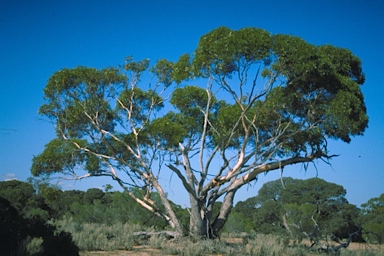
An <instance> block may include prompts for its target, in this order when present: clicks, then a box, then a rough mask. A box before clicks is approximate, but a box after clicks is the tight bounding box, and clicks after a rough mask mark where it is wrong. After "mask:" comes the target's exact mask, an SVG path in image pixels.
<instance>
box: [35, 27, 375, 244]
mask: <svg viewBox="0 0 384 256" xmlns="http://www.w3.org/2000/svg"><path fill="white" fill-rule="evenodd" d="M149 74H151V75H149ZM149 76H151V77H149ZM363 83H364V74H363V72H362V68H361V62H360V60H359V58H357V57H356V56H354V55H353V54H352V53H351V52H350V51H349V50H347V49H341V48H337V47H334V46H331V45H325V46H314V45H311V44H309V43H307V42H305V41H304V40H302V39H300V38H298V37H294V36H289V35H280V34H278V35H271V34H270V33H268V32H267V31H264V30H261V29H257V28H244V29H240V30H231V29H229V28H226V27H219V28H217V29H215V30H213V31H211V32H209V33H207V34H205V35H203V36H202V37H201V38H200V41H199V43H198V46H197V48H196V50H195V52H194V54H193V55H189V54H183V55H182V56H181V57H180V58H179V59H178V60H177V61H175V62H172V61H169V60H165V59H161V60H159V61H157V62H156V63H155V64H154V65H153V66H152V67H150V65H149V60H142V61H133V60H132V58H128V59H127V61H126V63H125V64H124V65H123V67H122V68H106V69H102V70H97V69H94V68H86V67H78V68H74V69H62V70H60V71H57V72H55V73H54V74H53V75H52V76H51V77H50V79H49V81H48V84H47V86H46V88H45V89H44V93H45V99H46V104H44V105H43V106H41V108H40V113H41V114H43V115H45V116H46V117H48V118H49V119H50V120H51V121H52V122H53V123H54V124H55V127H56V132H57V138H56V139H54V140H52V141H51V142H49V143H48V144H47V145H46V148H45V150H44V151H43V152H42V153H41V154H40V155H38V156H36V157H34V159H33V165H32V173H33V174H34V175H37V176H38V175H50V174H54V173H64V174H67V175H72V176H73V177H74V178H76V179H82V178H88V177H93V176H107V177H110V178H112V179H113V180H115V181H116V182H117V183H118V184H119V185H120V186H121V187H122V188H124V189H125V190H126V192H127V193H128V194H129V195H130V196H131V197H132V198H134V199H135V201H136V202H138V203H139V204H141V205H142V206H143V207H145V208H146V209H148V210H149V211H151V212H153V213H154V214H156V215H158V216H160V217H162V218H164V219H165V220H166V221H167V222H168V223H169V225H170V226H171V227H173V228H175V230H176V232H178V233H179V234H181V232H182V228H181V225H180V223H179V220H178V219H177V217H176V215H175V212H174V210H173V208H172V204H171V203H170V201H169V199H168V198H167V193H166V191H165V190H164V188H163V185H162V183H161V182H160V179H161V177H164V175H167V174H169V173H173V174H175V176H176V177H177V178H178V179H179V180H180V182H181V184H182V185H183V187H184V188H185V190H186V192H187V193H188V195H189V202H190V226H189V234H190V235H192V236H196V237H216V236H217V235H218V233H219V232H220V230H221V229H222V228H223V226H224V224H225V222H226V220H227V218H228V216H229V214H230V212H231V209H232V207H233V199H234V196H235V194H236V192H237V191H238V189H239V188H241V187H242V186H244V185H246V184H248V183H249V182H251V181H253V180H255V179H257V176H258V175H259V174H261V173H266V172H269V171H272V170H282V169H283V168H284V166H287V165H293V164H300V163H310V162H313V161H314V160H316V159H324V160H326V161H328V160H329V159H330V158H331V157H332V156H331V155H329V154H328V150H327V141H328V140H330V139H335V140H338V139H340V140H342V141H344V142H349V141H350V140H351V137H352V136H355V135H362V134H363V132H364V130H365V128H366V127H367V123H368V118H367V115H366V108H365V104H364V98H363V95H362V93H361V91H360V87H359V86H360V85H362V84H363ZM168 177H169V176H168ZM133 187H140V188H141V189H142V191H145V193H142V194H139V195H138V194H135V193H132V188H133ZM153 191H155V192H156V193H157V195H158V197H159V198H160V200H157V201H156V202H157V203H156V202H155V201H154V200H152V198H153V197H151V195H152V192H153ZM218 199H220V200H222V204H220V209H219V211H218V214H213V209H214V205H215V203H216V202H217V200H218ZM159 203H160V204H161V205H159Z"/></svg>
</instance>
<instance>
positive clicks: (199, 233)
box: [189, 195, 206, 239]
mask: <svg viewBox="0 0 384 256" xmlns="http://www.w3.org/2000/svg"><path fill="white" fill-rule="evenodd" d="M189 197H190V198H189V201H190V204H191V211H190V217H189V235H190V236H192V237H194V238H197V239H199V238H204V237H206V232H205V230H204V222H203V216H202V214H201V203H200V202H199V200H198V199H196V198H195V197H194V196H193V195H190V196H189Z"/></svg>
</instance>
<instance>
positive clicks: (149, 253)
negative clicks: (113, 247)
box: [80, 246, 163, 256]
mask: <svg viewBox="0 0 384 256" xmlns="http://www.w3.org/2000/svg"><path fill="white" fill-rule="evenodd" d="M92 255H100V256H123V255H137V256H153V255H163V254H162V253H161V250H158V249H153V248H150V247H148V246H133V248H132V250H129V251H126V250H117V251H95V252H80V256H92Z"/></svg>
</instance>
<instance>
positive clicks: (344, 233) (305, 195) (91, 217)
mask: <svg viewBox="0 0 384 256" xmlns="http://www.w3.org/2000/svg"><path fill="white" fill-rule="evenodd" d="M131 193H135V194H136V196H137V197H139V198H141V197H144V196H145V193H146V191H145V190H139V189H133V190H132V191H131ZM345 195H346V190H345V189H344V188H343V187H342V186H340V185H337V184H334V183H330V182H327V181H325V180H322V179H320V178H311V179H307V180H300V179H293V178H290V177H285V178H282V179H278V180H275V181H270V182H267V183H265V184H264V185H263V186H262V187H261V189H260V190H259V192H258V194H257V195H256V196H253V197H250V198H248V199H247V200H245V201H239V202H238V203H237V204H236V205H235V207H234V209H233V212H232V215H231V216H230V217H229V219H228V222H227V223H226V224H225V227H224V228H223V231H222V232H228V233H241V232H247V233H263V234H279V235H285V236H289V237H291V238H294V239H298V240H302V239H308V240H311V241H313V243H315V242H316V241H317V240H318V239H329V240H335V241H338V240H342V239H346V238H348V237H349V235H350V234H352V233H354V236H353V237H352V239H353V240H354V241H360V242H369V243H383V242H384V226H383V223H384V220H383V216H384V194H382V195H380V196H379V197H377V198H372V199H370V200H369V201H368V202H366V203H364V204H363V205H362V206H361V208H358V207H357V206H355V205H353V204H350V203H349V202H348V201H347V200H346V198H345ZM0 198H1V202H2V209H1V221H2V225H3V227H5V228H4V229H3V228H2V229H1V237H2V238H3V239H2V240H1V241H2V243H4V241H8V240H10V239H11V238H15V237H19V238H22V237H27V235H28V233H31V234H32V235H36V236H37V235H40V236H42V234H41V233H40V234H39V233H38V232H37V231H36V230H40V232H43V234H46V236H48V235H51V236H53V234H54V226H52V225H50V224H47V223H49V222H51V223H52V221H54V220H59V219H62V218H69V217H70V218H72V219H73V220H74V221H75V222H76V223H100V224H109V225H112V224H115V223H131V224H139V225H141V226H143V227H144V228H145V227H155V228H156V229H157V230H164V229H167V226H168V223H167V222H166V221H165V220H164V219H163V218H161V217H158V216H156V215H153V214H152V213H151V212H150V211H148V210H146V209H144V208H143V207H141V206H140V205H139V204H137V202H135V201H134V200H133V199H132V197H130V196H129V195H128V194H127V193H126V192H120V191H114V190H113V188H112V186H110V185H107V186H105V187H104V190H101V189H99V188H90V189H88V190H86V191H81V190H65V191H63V190H61V189H60V188H58V187H55V186H52V185H49V184H47V183H42V184H38V185H36V184H31V183H27V182H21V181H17V180H11V181H4V182H0ZM151 199H152V200H154V201H157V200H160V199H159V198H158V195H156V194H153V195H152V197H151ZM221 203H222V202H220V203H219V204H218V206H217V209H214V213H213V214H220V204H221ZM172 207H173V208H174V209H176V211H175V212H176V214H177V217H178V218H179V219H180V220H181V223H182V226H183V228H185V229H186V230H185V232H188V230H187V229H188V228H189V225H188V223H189V215H190V208H182V207H181V206H179V205H177V204H174V203H172ZM26 223H29V224H26ZM36 226H38V227H39V228H36ZM28 227H30V229H29V230H28ZM32 227H34V228H33V230H34V231H33V232H35V233H33V232H32V231H31V230H32ZM43 227H44V228H43ZM44 230H45V231H44ZM36 232H37V233H36ZM44 232H45V233H44ZM31 234H29V235H31ZM61 236H62V237H61V239H64V240H62V241H65V242H66V243H69V244H70V241H71V240H70V234H64V233H62V234H61ZM68 237H69V238H68ZM59 240H60V239H59ZM15 241H17V239H15V240H14V241H13V242H15ZM60 241H61V240H60ZM10 244H11V243H10ZM8 245H9V244H8ZM72 246H73V245H72Z"/></svg>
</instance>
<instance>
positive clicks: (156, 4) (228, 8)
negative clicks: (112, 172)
mask: <svg viewBox="0 0 384 256" xmlns="http://www.w3.org/2000/svg"><path fill="white" fill-rule="evenodd" d="M219 26H228V27H230V28H232V29H239V28H243V27H258V28H263V29H265V30H267V31H269V32H271V33H273V34H277V33H284V34H291V35H295V36H299V37H302V38H303V39H305V40H306V41H308V42H309V43H312V44H315V45H321V44H332V45H335V46H339V47H343V48H348V49H350V50H351V51H352V52H353V53H354V54H355V55H357V56H358V57H360V58H361V59H362V62H363V69H364V72H365V74H366V83H365V84H364V85H363V87H362V90H363V93H364V95H365V99H366V104H367V108H368V115H369V118H370V122H369V128H368V129H367V130H366V132H365V135H364V136H362V137H356V138H354V139H353V140H352V142H351V143H350V144H345V143H342V142H334V143H331V145H330V146H329V147H328V149H330V150H331V153H332V154H341V156H340V157H338V158H337V159H334V160H333V161H332V167H330V166H328V165H325V164H322V163H318V177H320V178H323V179H325V180H327V181H330V182H334V183H337V184H340V185H342V186H344V188H346V189H347V199H348V200H349V201H350V202H351V203H353V204H356V205H358V206H359V205H360V204H361V203H364V202H366V201H367V200H368V199H369V198H372V197H377V196H379V195H380V194H381V193H384V185H383V184H384V154H383V153H384V133H383V131H384V87H383V82H382V77H383V59H384V2H383V1H380V0H369V1H366V0H361V1H356V0H322V1H317V0H312V1H308V0H301V1H289V0H281V1H277V0H272V1H271V0H269V1H265V0H263V1H260V0H249V1H245V0H236V1H223V0H221V1H208V0H203V1H201V0H198V1H196V0H195V1H176V0H175V1H167V0H163V1H158V0H156V1H155V0H153V1H143V0H140V1H139V0H137V1H136V0H135V1H123V0H121V1H117V0H115V1H114V0H111V1H105V0H103V1H96V0H92V1H83V0H73V1H72V0H54V1H52V0H49V1H48V0H39V1H34V0H24V1H21V0H2V1H0V180H5V179H10V178H17V179H19V180H22V181H25V180H26V179H27V178H28V177H29V176H30V166H31V160H32V157H33V156H34V155H37V154H39V153H40V152H42V150H43V148H44V145H45V144H46V143H48V142H49V141H50V140H51V139H52V138H54V127H53V126H52V125H51V124H49V123H47V122H46V121H44V120H43V119H42V117H40V116H39V115H38V113H37V111H38V109H39V107H40V106H41V105H42V104H43V89H44V87H45V85H46V82H47V80H48V78H49V77H50V75H52V74H53V72H55V71H57V70H59V69H62V68H71V67H76V66H79V65H84V66H91V67H96V68H102V67H105V66H117V65H118V64H121V63H123V60H124V58H125V57H126V56H128V55H132V56H134V58H135V59H136V60H139V59H142V58H150V59H151V60H153V61H155V60H157V59H160V58H168V59H171V60H176V59H177V58H178V56H180V55H181V54H183V53H185V52H188V53H192V52H193V51H194V49H195V47H196V45H197V43H198V40H199V37H200V36H201V35H203V34H205V33H207V32H209V31H210V30H212V29H215V28H217V27H219ZM284 175H286V176H292V177H295V178H301V179H306V178H310V177H314V176H316V171H315V169H314V168H310V169H309V170H308V171H307V172H305V171H304V170H303V169H302V167H301V166H295V167H291V168H289V169H288V170H286V171H285V172H284ZM278 177H279V175H278V174H274V173H270V174H268V175H267V176H264V175H262V176H261V177H260V178H259V181H258V183H256V185H255V186H254V187H252V188H248V189H243V190H242V191H241V193H239V194H238V195H237V198H236V199H237V200H244V199H246V198H247V197H249V196H254V195H256V194H257V190H258V188H260V186H261V185H262V183H263V182H265V181H267V180H274V179H277V178H278ZM174 179H176V178H174ZM108 182H109V181H108ZM109 183H111V182H109ZM101 184H103V180H100V179H99V180H96V179H95V180H92V181H81V182H76V183H72V184H65V185H63V189H68V188H74V189H85V188H86V187H87V186H93V187H101ZM111 184H112V185H114V184H113V183H111ZM115 187H116V186H115ZM169 195H170V197H171V199H174V200H175V201H176V203H179V204H181V205H187V204H188V202H187V200H186V198H185V199H183V198H182V197H180V195H182V194H181V193H179V191H178V188H177V187H171V188H170V191H169Z"/></svg>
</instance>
